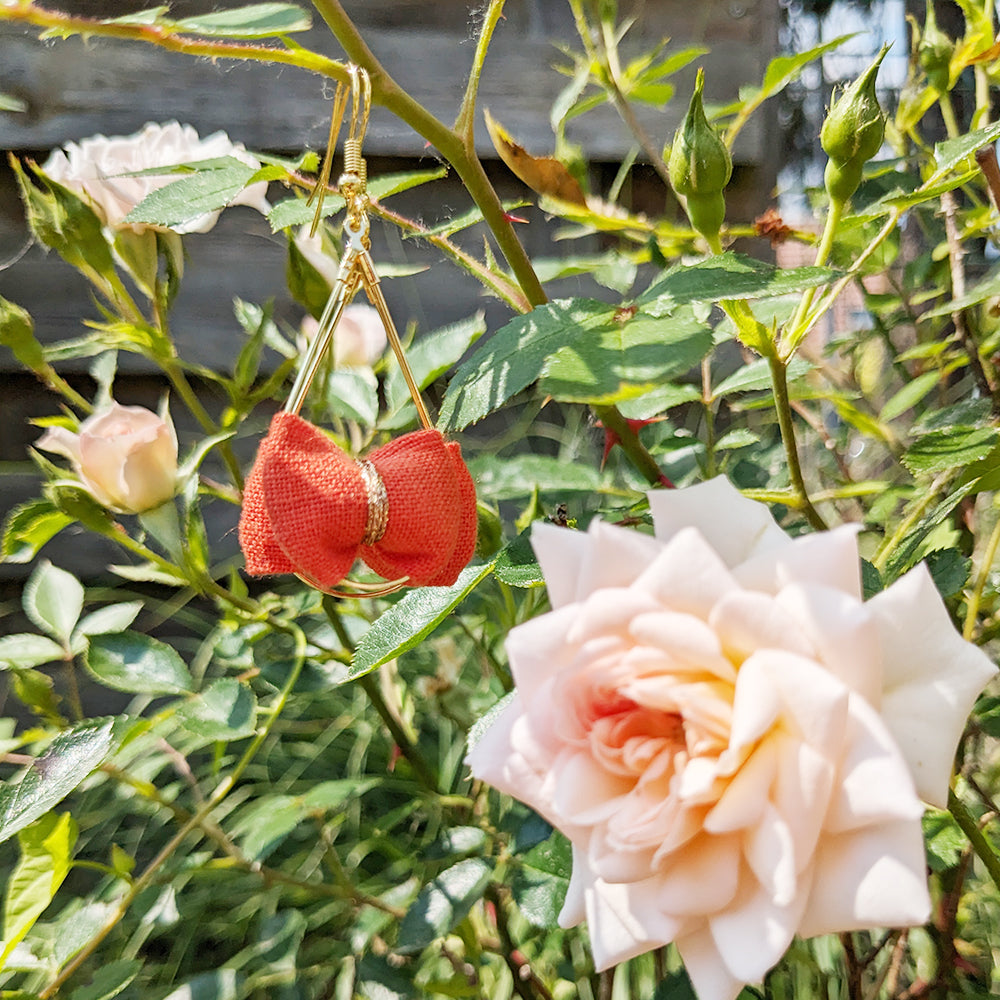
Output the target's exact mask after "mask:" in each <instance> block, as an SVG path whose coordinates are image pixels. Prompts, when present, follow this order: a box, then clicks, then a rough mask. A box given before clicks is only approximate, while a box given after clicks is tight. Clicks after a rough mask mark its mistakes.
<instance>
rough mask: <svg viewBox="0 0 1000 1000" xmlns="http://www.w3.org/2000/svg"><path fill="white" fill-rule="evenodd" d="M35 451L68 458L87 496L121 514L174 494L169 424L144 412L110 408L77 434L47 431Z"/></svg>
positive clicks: (172, 437) (172, 440) (173, 451)
mask: <svg viewBox="0 0 1000 1000" xmlns="http://www.w3.org/2000/svg"><path fill="white" fill-rule="evenodd" d="M35 447H36V448H42V449H43V450H45V451H51V452H54V453H55V454H58V455H63V456H65V457H66V458H68V459H69V460H70V461H71V462H72V463H73V468H74V469H75V470H76V473H77V475H78V476H79V477H80V480H81V482H82V483H83V485H84V486H85V487H86V488H87V490H88V492H90V494H91V495H92V496H93V497H94V498H95V499H96V500H97V501H98V502H99V503H102V504H103V505H104V506H105V507H110V508H111V509H112V510H116V511H120V512H122V513H126V514H139V513H141V512H142V511H145V510H149V509H151V508H152V507H158V506H159V505H160V504H162V503H165V502H166V501H167V500H169V499H170V498H171V497H172V496H173V495H174V492H175V491H176V488H177V435H176V433H175V431H174V426H173V423H172V422H171V421H170V420H169V419H164V417H160V416H157V415H156V414H155V413H153V412H152V411H151V410H147V409H146V408H145V407H143V406H121V405H120V404H118V403H112V404H111V406H110V407H109V408H107V409H105V410H102V411H101V412H99V413H95V414H93V416H90V417H88V418H87V419H86V420H84V421H83V423H81V424H80V431H79V433H78V434H74V433H73V432H72V431H69V430H67V429H66V428H65V427H51V428H49V430H48V431H46V432H45V434H43V435H42V437H41V438H39V439H38V441H36V442H35Z"/></svg>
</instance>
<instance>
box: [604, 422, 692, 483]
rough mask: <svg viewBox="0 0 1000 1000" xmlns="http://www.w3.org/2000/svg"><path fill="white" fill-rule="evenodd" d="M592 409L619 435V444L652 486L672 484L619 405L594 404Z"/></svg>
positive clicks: (609, 428)
mask: <svg viewBox="0 0 1000 1000" xmlns="http://www.w3.org/2000/svg"><path fill="white" fill-rule="evenodd" d="M591 409H592V410H593V411H594V416H596V417H597V419H598V420H600V422H601V423H602V424H603V425H604V427H605V428H606V429H607V430H609V431H612V432H613V433H614V434H616V435H617V436H618V446H619V447H620V448H621V449H622V451H624V452H625V454H626V455H628V457H629V458H630V459H631V460H632V464H633V465H634V466H635V467H636V468H637V469H638V470H639V472H640V473H642V475H643V476H645V477H646V480H647V482H649V484H650V485H651V486H668V487H669V486H671V485H672V484H671V483H670V480H668V479H667V477H666V476H665V475H664V474H663V470H662V469H661V468H660V467H659V465H657V464H656V459H655V458H653V456H652V455H651V454H650V453H649V451H648V450H647V449H646V446H645V445H644V444H643V443H642V442H641V441H640V440H639V437H638V435H637V434H636V432H635V431H634V430H632V428H631V427H630V426H629V423H628V421H627V420H626V419H625V417H624V416H622V413H621V411H620V410H619V409H618V407H617V406H597V405H594V406H592V407H591Z"/></svg>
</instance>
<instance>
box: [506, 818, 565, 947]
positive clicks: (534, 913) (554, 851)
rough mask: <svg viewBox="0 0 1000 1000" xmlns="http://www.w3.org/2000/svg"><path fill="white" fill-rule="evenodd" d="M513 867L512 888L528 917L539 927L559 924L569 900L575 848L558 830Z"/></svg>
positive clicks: (525, 915)
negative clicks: (563, 908) (559, 918)
mask: <svg viewBox="0 0 1000 1000" xmlns="http://www.w3.org/2000/svg"><path fill="white" fill-rule="evenodd" d="M519 861H520V862H521V863H520V864H519V865H517V866H515V867H514V868H513V869H512V871H511V878H510V888H511V892H512V893H513V894H514V899H515V900H516V901H517V905H518V908H519V909H520V911H521V913H523V914H524V917H525V919H526V920H528V921H530V922H531V923H532V924H534V925H535V926H536V927H555V926H556V920H557V918H558V916H559V911H560V910H561V909H562V906H563V903H564V902H565V900H566V890H567V889H568V888H569V877H570V873H571V870H572V865H573V849H572V847H571V845H570V842H569V840H567V839H566V837H565V836H563V834H561V833H559V832H558V831H555V832H553V834H552V836H551V837H549V839H548V840H545V841H543V842H542V843H541V844H538V845H537V846H535V847H533V848H532V849H531V850H530V851H528V853H527V854H524V855H522V856H521V857H520V859H519Z"/></svg>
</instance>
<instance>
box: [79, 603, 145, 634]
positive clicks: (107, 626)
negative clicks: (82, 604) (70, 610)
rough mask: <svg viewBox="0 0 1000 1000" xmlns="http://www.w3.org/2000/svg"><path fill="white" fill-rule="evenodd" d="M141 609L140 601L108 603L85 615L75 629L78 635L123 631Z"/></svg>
mask: <svg viewBox="0 0 1000 1000" xmlns="http://www.w3.org/2000/svg"><path fill="white" fill-rule="evenodd" d="M140 611H142V601H128V602H125V603H123V604H109V605H108V606H107V607H104V608H98V610H97V611H91V612H90V614H89V615H85V616H84V617H83V618H82V619H81V620H80V624H79V625H77V627H76V631H77V633H78V634H79V635H104V634H106V633H108V632H124V631H125V629H127V628H128V627H129V625H131V624H132V622H134V621H135V618H136V615H138V614H139V612H140Z"/></svg>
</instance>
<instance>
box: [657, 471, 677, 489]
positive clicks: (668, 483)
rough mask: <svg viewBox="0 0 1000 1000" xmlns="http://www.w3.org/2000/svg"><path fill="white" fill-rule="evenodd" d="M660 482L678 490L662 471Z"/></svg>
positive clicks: (668, 487)
mask: <svg viewBox="0 0 1000 1000" xmlns="http://www.w3.org/2000/svg"><path fill="white" fill-rule="evenodd" d="M660 483H661V484H662V485H663V486H665V487H666V488H667V489H668V490H676V489H677V487H676V486H674V484H673V483H672V482H671V481H670V480H669V479H668V478H667V477H666V475H664V474H663V473H662V472H661V473H660Z"/></svg>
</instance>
